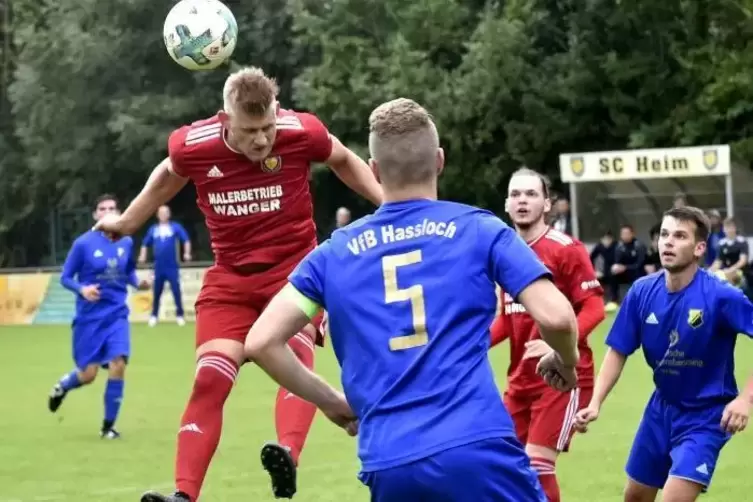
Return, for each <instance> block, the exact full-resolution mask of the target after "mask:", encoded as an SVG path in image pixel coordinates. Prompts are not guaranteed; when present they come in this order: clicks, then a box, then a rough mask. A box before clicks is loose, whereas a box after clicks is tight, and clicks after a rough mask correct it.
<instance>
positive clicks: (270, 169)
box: [261, 155, 282, 173]
mask: <svg viewBox="0 0 753 502" xmlns="http://www.w3.org/2000/svg"><path fill="white" fill-rule="evenodd" d="M261 169H262V171H264V172H265V173H276V172H278V171H279V170H280V169H282V157H280V156H279V155H278V156H276V157H267V158H266V159H264V160H263V161H262V163H261Z"/></svg>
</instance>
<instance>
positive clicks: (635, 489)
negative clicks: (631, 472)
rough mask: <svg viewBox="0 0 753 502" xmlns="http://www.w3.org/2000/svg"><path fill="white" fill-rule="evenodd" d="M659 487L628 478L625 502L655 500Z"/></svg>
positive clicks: (648, 501) (652, 501) (651, 501)
mask: <svg viewBox="0 0 753 502" xmlns="http://www.w3.org/2000/svg"><path fill="white" fill-rule="evenodd" d="M658 492H659V490H658V489H656V488H654V487H652V486H648V485H644V484H643V483H639V482H637V481H635V480H633V479H628V482H627V484H626V485H625V492H624V500H625V502H654V501H655V500H656V494H657V493H658Z"/></svg>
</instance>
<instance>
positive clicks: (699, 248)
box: [693, 241, 706, 258]
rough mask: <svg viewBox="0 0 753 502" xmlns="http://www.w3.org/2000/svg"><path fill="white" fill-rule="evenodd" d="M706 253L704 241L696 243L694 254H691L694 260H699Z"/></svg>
mask: <svg viewBox="0 0 753 502" xmlns="http://www.w3.org/2000/svg"><path fill="white" fill-rule="evenodd" d="M705 252H706V241H698V242H696V244H695V252H694V253H693V254H694V255H695V257H696V258H700V257H701V256H703V254H704V253H705Z"/></svg>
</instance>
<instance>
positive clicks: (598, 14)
mask: <svg viewBox="0 0 753 502" xmlns="http://www.w3.org/2000/svg"><path fill="white" fill-rule="evenodd" d="M226 4H227V5H228V6H229V7H230V8H231V10H232V11H233V12H234V14H235V15H236V18H237V20H238V25H239V27H240V39H239V41H238V46H237V49H236V51H235V54H234V56H233V61H232V62H231V64H230V65H229V66H227V67H222V68H221V69H219V70H216V71H212V72H197V73H193V72H188V71H186V70H184V69H182V68H180V67H179V66H178V65H176V64H175V63H173V62H172V61H171V60H170V58H169V56H168V54H167V53H166V51H165V49H164V46H163V42H162V38H161V34H162V23H163V21H164V18H165V15H166V14H167V12H168V10H169V8H170V7H171V5H168V4H165V3H163V2H153V1H150V0H122V1H119V2H101V1H97V0H71V1H68V2H58V1H54V0H4V2H3V3H0V9H2V10H0V16H2V18H1V19H0V61H1V62H2V65H1V66H0V79H1V82H0V83H1V85H2V87H1V88H0V200H1V202H0V266H23V265H40V264H43V263H45V262H47V261H49V260H50V258H49V256H50V254H51V250H50V243H49V240H50V239H47V238H45V237H42V236H46V235H48V234H49V227H50V225H51V224H52V222H51V214H52V210H53V209H55V210H65V209H70V208H77V207H82V206H87V207H88V205H89V204H90V203H91V200H92V199H93V198H94V197H95V196H96V195H97V194H99V193H101V192H104V191H115V192H116V193H117V195H119V196H120V197H121V198H123V199H124V200H126V201H127V200H128V199H129V198H130V197H133V196H134V195H135V194H136V193H137V192H138V190H139V189H140V187H141V186H142V184H143V182H144V180H145V179H146V176H147V174H148V173H149V171H150V170H151V169H152V167H153V166H154V165H156V163H157V162H159V160H161V158H163V157H164V155H165V153H166V139H167V136H168V134H169V133H170V131H171V130H173V129H174V128H176V127H177V126H179V125H181V124H183V123H186V122H190V121H193V120H195V119H197V118H201V117H203V116H209V115H211V114H213V113H214V112H215V111H216V110H217V109H219V107H220V106H221V92H220V91H221V87H222V82H223V80H224V79H225V77H226V76H227V74H228V72H229V71H232V69H233V68H236V67H238V66H242V65H256V66H261V67H263V68H264V69H265V70H266V71H267V72H268V73H269V74H271V75H273V76H275V77H276V78H277V80H278V82H279V83H280V85H281V96H280V100H281V102H282V103H283V105H284V106H288V107H293V108H296V109H301V110H309V111H313V112H315V113H317V114H318V115H319V116H320V117H321V118H322V119H323V120H324V121H325V123H327V124H328V126H329V127H330V129H331V130H332V132H333V133H334V134H336V135H337V136H338V137H340V138H341V139H342V140H343V141H344V142H345V143H346V144H348V145H349V146H351V147H352V148H354V149H355V150H356V151H358V152H359V153H362V154H364V155H365V153H366V152H365V144H366V139H367V119H368V115H369V113H370V111H371V110H372V109H373V107H374V106H376V105H377V104H379V103H380V102H382V101H385V100H387V99H391V98H395V97H398V96H406V97H411V98H413V99H415V100H417V101H419V102H420V103H422V104H424V105H425V106H426V107H427V108H428V109H429V110H430V112H431V113H432V114H433V116H434V117H435V119H436V121H437V124H438V127H439V130H440V134H441V136H442V143H443V146H444V148H445V150H446V153H447V159H448V161H447V163H448V165H447V168H446V171H445V173H444V174H443V176H442V179H441V193H442V196H443V197H445V198H449V199H452V200H457V201H461V202H466V203H470V204H474V205H478V206H482V207H486V208H489V209H491V210H493V211H497V212H499V211H500V210H501V208H502V204H503V198H504V197H503V193H504V184H505V183H506V180H507V177H508V176H509V173H510V172H511V171H512V170H513V169H515V168H517V167H518V166H520V165H521V164H526V165H528V166H530V167H534V168H537V169H542V170H544V171H545V172H547V173H549V174H550V175H551V176H552V177H553V178H554V180H555V185H556V184H557V178H558V155H559V154H560V153H562V152H567V151H570V152H572V151H586V150H605V149H622V148H634V147H661V146H678V145H680V146H681V145H693V144H711V143H730V144H732V147H733V148H732V152H733V157H734V160H735V161H736V162H738V163H745V164H748V163H749V162H750V161H751V159H753V134H751V127H753V46H751V43H752V42H753V19H751V18H752V17H753V0H706V1H703V2H699V1H697V0H663V1H661V2H656V1H654V0H632V1H625V0H585V1H584V0H499V1H482V0H412V1H410V2H406V1H404V0H378V1H377V0H325V1H322V0H244V1H241V0H228V1H227V2H226ZM313 184H314V195H315V206H316V212H317V218H318V221H319V222H320V224H322V225H323V226H326V225H327V224H329V221H330V219H331V216H332V215H333V214H334V211H335V209H336V207H337V206H339V205H347V206H349V207H351V208H352V209H354V211H355V213H356V214H358V213H359V212H364V211H369V210H370V208H369V206H368V205H367V204H366V203H364V202H362V201H360V200H358V198H357V197H356V196H354V195H352V194H350V193H349V191H348V190H347V189H345V188H344V187H343V186H342V185H341V184H340V183H339V182H338V181H336V179H335V177H334V176H333V175H331V173H329V172H328V171H326V170H317V171H316V172H315V176H314V180H313ZM560 188H561V187H560ZM193 198H194V194H193V193H192V189H191V188H188V189H186V191H185V193H181V194H180V195H179V197H178V198H177V199H176V201H175V202H174V203H173V209H174V212H175V213H176V214H178V215H179V216H180V217H181V219H182V221H184V222H185V223H186V224H187V226H188V227H189V229H190V231H191V233H192V234H193V235H194V236H195V237H196V238H197V240H199V242H200V243H201V241H202V239H204V240H205V239H206V236H205V234H204V231H203V229H202V224H201V218H200V215H199V214H198V210H197V209H195V207H194V205H193ZM204 248H206V246H204ZM19 250H21V251H22V252H19Z"/></svg>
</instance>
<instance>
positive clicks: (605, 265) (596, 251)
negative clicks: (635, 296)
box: [591, 230, 617, 304]
mask: <svg viewBox="0 0 753 502" xmlns="http://www.w3.org/2000/svg"><path fill="white" fill-rule="evenodd" d="M616 248H617V244H616V243H615V242H614V235H612V232H610V231H609V230H607V231H606V232H604V235H602V236H601V239H600V240H599V243H598V244H596V245H595V246H594V248H593V249H592V250H591V263H592V264H593V266H594V270H595V271H596V278H597V279H599V282H600V283H601V286H602V288H604V291H605V292H606V291H608V290H609V288H608V287H607V286H608V285H609V280H610V277H611V276H612V265H614V253H615V249H616ZM615 301H616V299H615V298H612V297H608V301H607V304H610V303H614V302H615Z"/></svg>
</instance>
